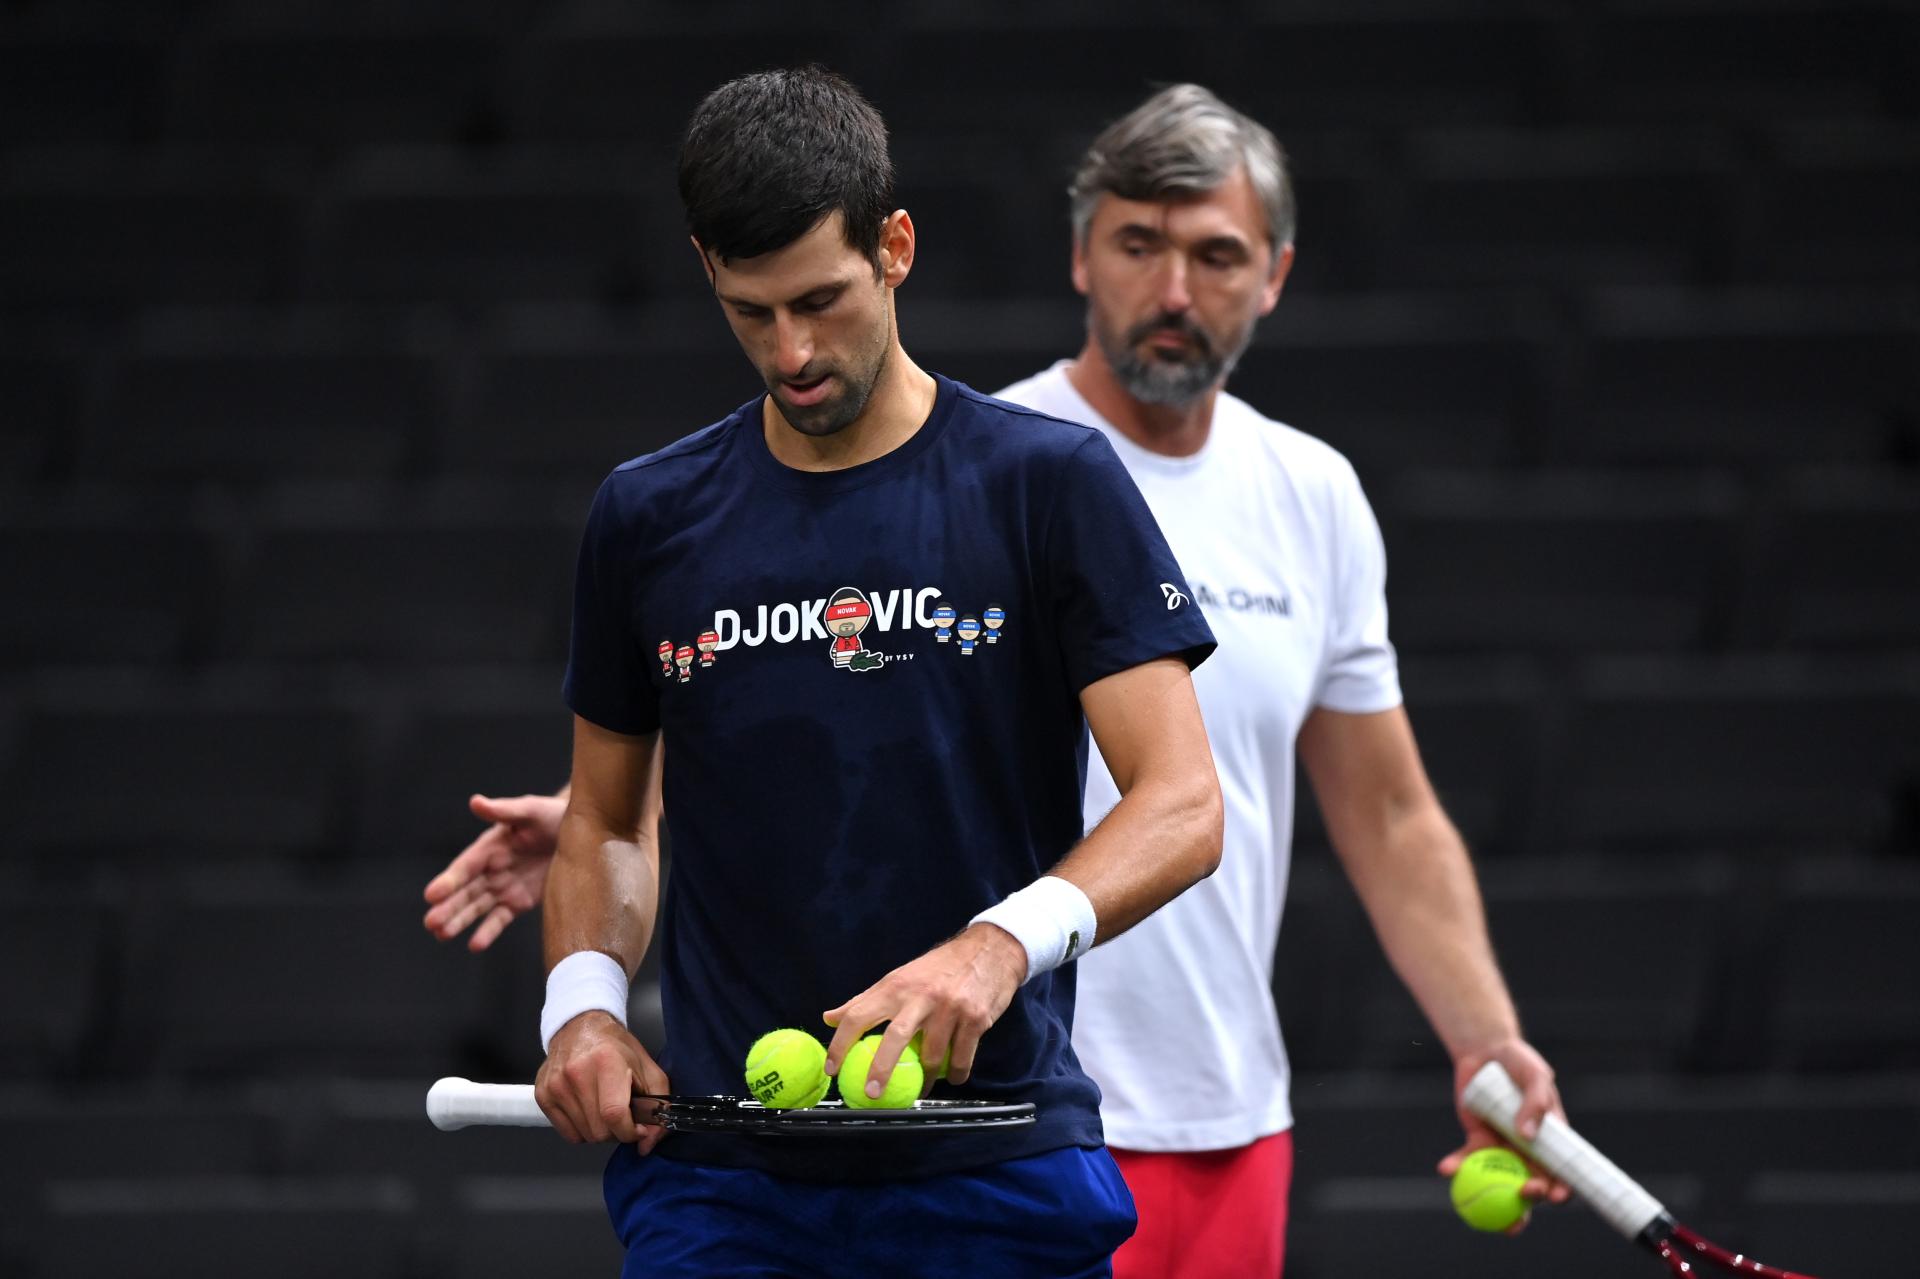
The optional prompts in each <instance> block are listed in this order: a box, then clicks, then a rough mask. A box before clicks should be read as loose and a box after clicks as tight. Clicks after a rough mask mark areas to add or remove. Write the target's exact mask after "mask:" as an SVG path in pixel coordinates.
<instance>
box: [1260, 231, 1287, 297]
mask: <svg viewBox="0 0 1920 1279" xmlns="http://www.w3.org/2000/svg"><path fill="white" fill-rule="evenodd" d="M1291 270H1293V242H1292V241H1288V242H1287V243H1285V244H1283V245H1281V246H1280V252H1279V253H1278V254H1277V255H1276V256H1275V257H1274V260H1273V274H1272V275H1270V276H1268V277H1267V284H1266V289H1265V291H1264V292H1263V293H1262V295H1261V298H1260V314H1262V315H1270V314H1272V312H1273V308H1274V307H1275V306H1276V305H1278V304H1279V301H1280V290H1281V289H1284V288H1286V287H1287V273H1288V272H1289V271H1291Z"/></svg>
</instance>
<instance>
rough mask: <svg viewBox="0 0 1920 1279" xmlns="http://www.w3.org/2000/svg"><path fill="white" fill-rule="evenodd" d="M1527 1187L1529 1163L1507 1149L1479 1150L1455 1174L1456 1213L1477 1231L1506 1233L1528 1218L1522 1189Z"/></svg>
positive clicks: (1498, 1147)
mask: <svg viewBox="0 0 1920 1279" xmlns="http://www.w3.org/2000/svg"><path fill="white" fill-rule="evenodd" d="M1526 1184H1527V1163H1526V1160H1524V1159H1522V1158H1520V1156H1519V1155H1516V1154H1514V1153H1513V1152H1512V1151H1511V1150H1508V1149H1506V1148H1505V1147H1503V1146H1489V1147H1487V1148H1486V1149H1484V1150H1476V1151H1474V1152H1473V1153H1472V1154H1470V1155H1468V1156H1467V1157H1466V1159H1465V1160H1463V1161H1462V1162H1461V1164H1460V1171H1458V1172H1456V1173H1454V1174H1453V1210H1454V1211H1455V1212H1457V1213H1459V1214H1460V1219H1461V1220H1462V1221H1464V1222H1466V1223H1467V1224H1468V1225H1469V1226H1472V1227H1473V1228H1474V1229H1475V1230H1505V1229H1506V1228H1507V1227H1509V1226H1511V1225H1513V1223H1514V1222H1516V1221H1518V1220H1520V1218H1522V1217H1524V1216H1526V1215H1527V1201H1526V1200H1525V1199H1522V1198H1521V1197H1520V1187H1522V1186H1524V1185H1526Z"/></svg>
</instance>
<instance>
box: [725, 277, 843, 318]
mask: <svg viewBox="0 0 1920 1279" xmlns="http://www.w3.org/2000/svg"><path fill="white" fill-rule="evenodd" d="M851 283H852V281H851V280H828V281H827V282H826V283H824V284H816V285H814V286H813V287H812V288H810V289H808V290H807V291H806V292H805V293H802V294H800V295H798V296H797V297H793V298H790V299H788V300H787V302H786V305H788V306H793V305H795V304H797V303H800V302H805V301H806V300H807V299H808V298H813V297H819V296H820V295H821V294H829V295H832V296H834V297H838V296H839V295H840V294H842V293H845V292H846V291H847V286H848V285H849V284H851ZM713 292H714V296H715V297H717V298H719V299H720V300H721V301H722V302H725V303H726V304H727V305H728V306H739V307H749V308H752V309H753V310H756V311H764V310H766V309H767V308H768V307H769V306H778V305H780V304H779V303H777V302H775V303H768V302H756V301H754V300H753V299H751V298H738V297H734V296H733V295H732V294H730V293H722V292H721V291H720V290H719V289H717V288H716V289H715V290H714V291H713Z"/></svg>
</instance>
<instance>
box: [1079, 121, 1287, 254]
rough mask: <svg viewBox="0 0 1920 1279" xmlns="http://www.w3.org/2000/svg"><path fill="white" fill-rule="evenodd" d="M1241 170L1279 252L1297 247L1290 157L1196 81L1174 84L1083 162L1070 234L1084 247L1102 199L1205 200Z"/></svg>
mask: <svg viewBox="0 0 1920 1279" xmlns="http://www.w3.org/2000/svg"><path fill="white" fill-rule="evenodd" d="M1242 166H1244V167H1245V168H1246V170H1247V177H1248V178H1249V179H1251V180H1252V182H1253V190H1254V194H1255V195H1257V196H1259V197H1260V204H1261V207H1262V208H1264V209H1265V210H1266V213H1267V239H1268V240H1269V241H1270V242H1271V243H1272V247H1273V248H1274V250H1275V251H1276V252H1277V251H1278V250H1279V249H1280V248H1281V246H1283V245H1287V244H1291V243H1293V229H1294V204H1293V183H1292V182H1291V181H1290V180H1289V179H1288V177H1287V154H1286V152H1285V151H1283V150H1282V149H1281V147H1280V143H1279V140H1278V139H1276V138H1275V137H1274V136H1273V134H1272V133H1271V132H1270V131H1268V129H1267V128H1266V127H1265V126H1264V125H1262V124H1260V123H1259V122H1258V121H1255V120H1253V119H1250V118H1249V117H1247V116H1244V115H1242V114H1240V113H1239V112H1238V111H1235V110H1234V109H1233V108H1232V107H1230V106H1228V105H1227V104H1226V103H1224V102H1222V101H1221V100H1220V99H1219V98H1217V97H1215V96H1214V95H1213V93H1212V92H1211V91H1209V90H1207V89H1203V88H1201V87H1200V86H1199V85H1197V84H1176V85H1172V86H1171V87H1169V88H1165V89H1162V90H1160V92H1158V93H1156V94H1154V95H1153V96H1152V97H1151V98H1148V99H1147V100H1146V101H1145V102H1143V103H1141V104H1140V105H1139V106H1137V107H1135V108H1134V109H1133V110H1131V111H1129V112H1128V113H1127V114H1125V115H1123V116H1121V117H1120V118H1119V119H1118V120H1115V121H1114V122H1113V123H1112V124H1110V125H1108V126H1107V127H1106V128H1105V129H1104V130H1102V131H1101V133H1100V136H1099V137H1097V138H1095V139H1094V140H1093V145H1092V146H1090V147H1088V148H1087V153H1086V155H1085V156H1083V157H1081V160H1080V166H1079V168H1077V169H1076V170H1075V171H1074V174H1073V181H1072V183H1071V184H1069V185H1068V187H1067V195H1068V196H1069V197H1070V198H1071V199H1072V201H1073V234H1074V238H1075V239H1076V240H1079V241H1081V242H1082V243H1084V242H1085V241H1086V238H1087V231H1088V229H1089V228H1090V227H1092V225H1093V211H1094V209H1095V208H1096V207H1097V206H1098V205H1099V203H1100V197H1101V196H1104V195H1115V196H1119V197H1120V198H1121V199H1123V200H1167V199H1178V198H1180V197H1183V196H1194V195H1204V194H1205V193H1207V192H1209V191H1212V190H1214V189H1216V188H1217V187H1219V186H1220V185H1221V184H1222V183H1224V182H1225V181H1226V180H1227V179H1228V178H1230V177H1232V176H1233V174H1234V171H1235V170H1236V169H1239V168H1241V167H1242Z"/></svg>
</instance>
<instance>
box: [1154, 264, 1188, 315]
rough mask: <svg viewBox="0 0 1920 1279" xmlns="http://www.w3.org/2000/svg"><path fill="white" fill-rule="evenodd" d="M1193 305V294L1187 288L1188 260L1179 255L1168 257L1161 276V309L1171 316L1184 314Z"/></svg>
mask: <svg viewBox="0 0 1920 1279" xmlns="http://www.w3.org/2000/svg"><path fill="white" fill-rule="evenodd" d="M1192 305H1193V293H1192V291H1191V290H1190V289H1189V288H1188V287H1187V260H1186V259H1185V258H1183V257H1181V256H1180V255H1179V254H1178V253H1169V254H1167V255H1166V265H1165V266H1163V267H1162V268H1161V275H1160V309H1161V310H1163V311H1166V312H1167V313H1168V314H1170V315H1181V314H1184V313H1185V312H1186V311H1187V309H1188V308H1190V307H1191V306H1192Z"/></svg>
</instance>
